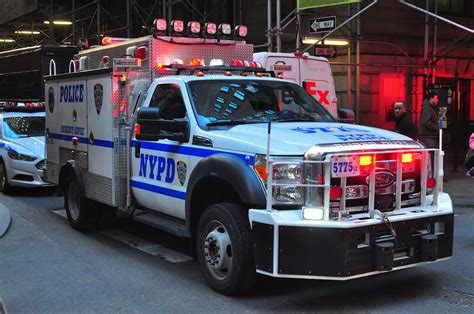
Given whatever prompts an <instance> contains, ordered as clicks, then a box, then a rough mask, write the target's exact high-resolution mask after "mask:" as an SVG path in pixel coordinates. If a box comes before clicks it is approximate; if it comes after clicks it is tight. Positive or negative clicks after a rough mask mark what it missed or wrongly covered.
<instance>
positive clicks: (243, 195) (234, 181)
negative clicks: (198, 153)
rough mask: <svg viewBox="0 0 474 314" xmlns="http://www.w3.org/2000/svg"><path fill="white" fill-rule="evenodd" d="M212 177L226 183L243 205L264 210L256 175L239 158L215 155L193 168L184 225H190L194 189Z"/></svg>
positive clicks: (261, 193)
mask: <svg viewBox="0 0 474 314" xmlns="http://www.w3.org/2000/svg"><path fill="white" fill-rule="evenodd" d="M208 177H214V178H219V179H222V180H225V181H227V182H228V183H229V184H231V185H232V186H233V187H234V189H235V190H236V191H237V193H238V195H239V197H240V199H241V200H242V202H244V203H245V204H251V205H252V206H255V207H257V208H259V207H261V208H265V206H266V197H265V191H264V189H263V186H262V183H261V182H260V179H259V178H258V177H257V175H256V173H255V172H254V171H253V170H252V169H251V168H250V167H249V166H248V165H247V164H246V163H245V162H244V161H243V160H242V159H241V158H239V157H237V156H234V155H230V154H225V153H222V154H215V155H211V156H209V157H206V158H203V159H202V160H201V161H200V162H199V163H198V164H197V165H196V167H195V168H194V170H193V172H192V174H191V176H190V178H189V183H188V187H187V190H186V224H187V226H188V227H190V223H191V208H190V207H191V199H192V196H193V195H192V194H193V191H194V190H195V189H194V187H195V186H196V184H198V183H199V181H200V180H201V179H204V178H208Z"/></svg>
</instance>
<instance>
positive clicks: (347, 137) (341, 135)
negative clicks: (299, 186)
mask: <svg viewBox="0 0 474 314" xmlns="http://www.w3.org/2000/svg"><path fill="white" fill-rule="evenodd" d="M291 130H292V131H295V132H300V133H304V134H321V133H328V135H332V136H334V137H335V138H337V139H339V140H341V141H343V142H350V141H383V140H390V138H389V137H386V136H381V135H377V134H373V133H372V132H371V131H369V130H360V129H356V128H352V127H346V126H340V127H313V128H300V127H297V128H294V129H291ZM331 133H332V134H331Z"/></svg>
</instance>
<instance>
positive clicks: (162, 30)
mask: <svg viewBox="0 0 474 314" xmlns="http://www.w3.org/2000/svg"><path fill="white" fill-rule="evenodd" d="M153 26H154V27H155V28H154V31H155V35H157V36H163V35H166V28H167V27H168V22H166V20H165V19H155V20H154V21H153Z"/></svg>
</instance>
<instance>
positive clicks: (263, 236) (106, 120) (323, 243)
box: [45, 20, 453, 294]
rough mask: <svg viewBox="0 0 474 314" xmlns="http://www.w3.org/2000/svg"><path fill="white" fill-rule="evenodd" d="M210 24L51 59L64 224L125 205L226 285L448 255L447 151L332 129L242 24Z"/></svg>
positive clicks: (368, 269) (52, 159)
mask: <svg viewBox="0 0 474 314" xmlns="http://www.w3.org/2000/svg"><path fill="white" fill-rule="evenodd" d="M210 24H212V23H208V24H206V25H205V27H204V30H203V31H202V35H201V29H200V26H201V25H199V23H197V22H196V23H195V22H190V23H189V24H188V27H187V28H186V27H184V24H183V22H181V21H173V22H171V23H170V25H169V27H168V25H167V23H166V21H164V20H156V21H155V32H156V34H155V35H154V36H149V37H142V38H138V39H131V40H126V41H121V40H118V39H107V40H105V42H106V43H111V44H110V45H105V46H101V47H94V48H91V49H88V50H84V51H82V52H80V53H79V54H78V55H77V58H76V60H75V61H72V62H71V67H70V73H55V72H54V66H52V71H51V72H52V73H51V75H50V76H48V77H46V87H45V88H46V95H47V98H46V102H47V105H46V107H47V110H46V137H47V144H46V146H47V158H46V160H47V165H46V167H47V169H46V171H45V178H46V179H47V180H48V181H50V182H53V183H55V184H57V185H59V186H60V187H61V189H62V190H63V191H64V201H65V207H66V211H67V216H68V220H69V222H70V224H71V225H72V227H73V228H75V229H77V230H85V229H90V228H92V227H94V226H96V225H97V224H98V223H100V222H102V221H103V220H107V219H110V218H112V217H113V216H114V215H115V213H116V211H117V210H120V211H123V212H125V213H128V214H129V215H130V216H131V217H133V218H134V219H136V220H137V221H140V222H143V223H146V224H149V225H152V226H155V227H157V228H160V229H163V230H166V231H168V232H170V233H173V234H175V235H178V236H181V237H189V238H190V239H191V240H192V243H193V252H194V253H195V256H196V257H197V260H198V262H199V265H200V268H201V271H202V273H203V275H204V277H205V279H206V281H207V283H208V284H209V285H210V286H211V287H212V288H213V289H215V290H218V291H220V292H222V293H226V294H234V293H238V292H240V291H243V290H246V289H248V288H250V287H251V286H252V285H253V283H254V282H255V278H256V275H257V273H259V274H263V275H267V276H272V277H280V278H305V279H325V280H348V279H354V278H359V277H364V276H369V275H376V274H381V273H385V272H389V271H394V270H399V269H403V268H407V267H411V266H416V265H421V264H424V263H430V262H435V261H440V260H444V259H447V258H449V257H451V255H452V243H453V209H452V204H451V199H450V197H449V195H448V194H446V193H443V192H442V178H443V170H442V169H443V167H442V157H443V156H442V152H440V151H439V150H436V149H425V148H424V147H423V146H422V145H421V144H419V143H418V142H416V141H413V140H411V139H410V138H407V137H405V136H402V135H400V134H397V133H392V132H389V131H385V130H380V129H376V128H371V127H365V126H357V125H352V124H343V123H339V122H338V121H337V120H336V119H335V118H334V117H333V116H332V115H331V114H330V113H329V112H328V111H327V110H326V109H325V108H324V107H323V106H322V105H321V104H319V103H318V102H317V101H316V99H315V98H314V97H312V96H311V95H310V94H308V93H307V92H306V91H305V89H304V88H302V87H301V86H299V85H298V84H296V83H295V82H292V81H289V80H285V79H284V78H281V77H278V76H277V77H275V75H274V73H273V72H269V71H267V70H265V69H263V68H261V67H260V64H258V63H256V62H254V61H252V54H253V47H252V46H251V45H249V44H246V43H245V42H244V41H243V40H242V39H243V37H244V35H245V33H246V29H245V28H244V27H237V28H236V30H235V34H234V36H235V37H234V38H233V39H230V36H231V35H232V34H231V30H230V26H228V25H220V26H219V27H216V25H210ZM167 28H169V30H168V32H167V33H166V34H165V32H166V30H167ZM196 30H197V31H196ZM185 35H187V36H193V37H185ZM215 36H217V38H215Z"/></svg>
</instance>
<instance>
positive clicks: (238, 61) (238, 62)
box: [229, 59, 245, 67]
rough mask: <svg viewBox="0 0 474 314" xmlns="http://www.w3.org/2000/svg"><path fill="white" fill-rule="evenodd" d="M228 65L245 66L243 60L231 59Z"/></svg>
mask: <svg viewBox="0 0 474 314" xmlns="http://www.w3.org/2000/svg"><path fill="white" fill-rule="evenodd" d="M229 65H230V66H232V67H243V66H245V63H244V60H237V59H235V60H231V61H230V63H229Z"/></svg>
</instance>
